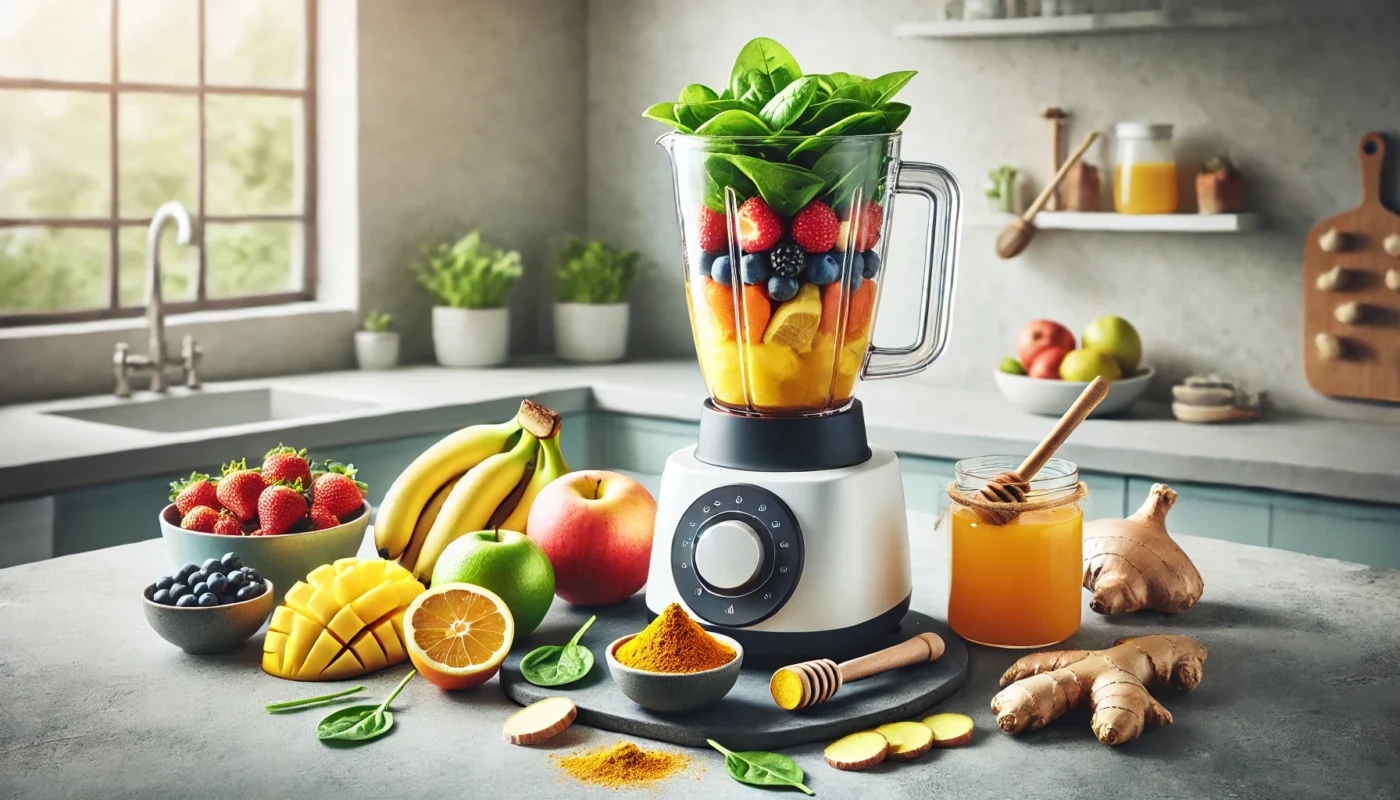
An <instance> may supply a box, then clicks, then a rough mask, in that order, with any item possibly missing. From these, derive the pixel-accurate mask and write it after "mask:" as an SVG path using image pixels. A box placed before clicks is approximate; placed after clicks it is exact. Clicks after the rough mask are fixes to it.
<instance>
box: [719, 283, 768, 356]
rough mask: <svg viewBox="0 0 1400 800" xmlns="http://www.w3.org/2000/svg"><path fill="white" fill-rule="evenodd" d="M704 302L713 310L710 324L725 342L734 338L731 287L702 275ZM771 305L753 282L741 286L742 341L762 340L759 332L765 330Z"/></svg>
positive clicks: (753, 341) (735, 335)
mask: <svg viewBox="0 0 1400 800" xmlns="http://www.w3.org/2000/svg"><path fill="white" fill-rule="evenodd" d="M704 281H705V304H706V305H707V306H709V308H710V311H711V312H712V313H713V315H714V317H713V319H714V324H715V325H717V326H718V327H719V330H720V333H721V335H722V338H724V339H725V340H726V341H728V340H733V339H735V338H737V328H736V326H735V324H734V290H733V289H731V288H729V287H728V286H725V285H724V284H722V283H716V282H715V281H713V280H710V279H709V278H705V279H704ZM772 311H773V308H772V306H771V305H770V303H769V300H768V292H766V291H764V290H763V287H762V286H758V285H756V284H750V285H746V286H745V287H744V341H745V342H747V343H748V344H758V343H759V342H762V341H763V332H764V331H765V330H767V329H768V317H769V316H770V315H771V314H772Z"/></svg>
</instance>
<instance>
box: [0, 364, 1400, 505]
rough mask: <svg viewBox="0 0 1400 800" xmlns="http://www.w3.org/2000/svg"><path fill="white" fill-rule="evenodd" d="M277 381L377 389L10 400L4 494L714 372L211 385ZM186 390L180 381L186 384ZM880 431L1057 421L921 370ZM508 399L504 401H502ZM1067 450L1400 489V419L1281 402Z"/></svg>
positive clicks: (1317, 491) (1108, 423)
mask: <svg viewBox="0 0 1400 800" xmlns="http://www.w3.org/2000/svg"><path fill="white" fill-rule="evenodd" d="M264 386H270V387H274V388H283V389H287V390H293V391H301V392H307V393H314V394H322V395H327V396H331V397H335V398H342V399H349V400H359V401H363V402H367V403H371V404H373V405H371V406H369V407H366V408H363V409H357V410H353V411H344V412H340V413H335V414H327V415H321V416H311V417H300V418H294V419H282V420H273V421H269V422H259V423H250V424H241V425H232V426H227V427H222V428H211V429H206V430H199V431H190V432H184V433H157V432H151V431H143V430H134V429H130V428H122V427H116V426H112V425H106V424H101V423H95V422H88V421H83V420H77V419H72V418H68V417H60V416H53V415H51V414H47V413H44V412H48V411H57V410H64V409H71V408H75V407H90V406H93V405H106V404H118V403H131V402H149V401H150V397H149V395H148V394H147V393H138V398H137V399H136V400H125V401H123V400H117V399H115V398H110V397H100V398H82V399H75V400H64V401H52V402H46V403H32V404H26V405H14V406H8V407H4V408H0V500H6V499H11V498H18V497H26V496H33V495H42V494H49V493H52V492H55V491H61V490H63V489H66V488H72V487H75V486H81V485H87V484H96V483H104V482H109V481H113V480H122V479H127V478H133V477H139V476H145V475H170V474H176V473H178V472H180V470H182V469H188V468H191V467H194V466H197V465H203V464H210V463H216V462H218V461H220V460H221V459H224V458H227V456H228V454H229V453H230V452H242V451H245V450H252V449H256V448H258V447H260V448H262V449H266V447H267V446H268V445H267V442H268V441H273V442H275V441H279V440H280V439H281V438H282V437H283V436H284V435H289V434H288V432H290V431H293V430H294V431H295V432H296V438H297V441H299V442H301V443H303V444H305V445H306V446H309V447H316V446H327V445H339V444H352V443H357V442H362V441H372V440H382V439H391V438H396V437H402V436H412V435H419V434H425V433H432V432H436V431H442V430H447V429H450V428H453V427H455V426H456V425H458V424H460V419H461V415H462V413H463V412H464V411H465V410H467V409H473V408H474V409H478V410H480V409H481V408H482V407H483V406H490V407H493V411H492V413H499V415H500V416H502V417H505V416H508V415H509V414H510V413H511V412H512V410H513V408H514V405H515V404H516V403H518V402H519V399H520V398H522V397H525V396H529V397H532V398H534V399H536V400H538V401H540V402H543V403H545V404H547V405H549V406H551V407H553V408H555V409H557V410H559V411H579V410H583V409H587V408H597V409H603V410H607V411H615V412H618V413H624V414H638V415H645V416H653V417H663V418H670V419H678V420H690V421H693V420H695V419H697V418H698V416H699V412H700V401H701V400H702V399H704V397H705V387H704V384H703V382H702V381H701V378H700V373H699V369H698V367H697V366H696V364H695V363H694V362H690V361H663V362H638V363H629V364H618V365H609V366H561V365H557V364H548V363H543V364H537V365H525V366H517V367H511V368H502V369H489V370H452V369H442V368H438V367H413V368H406V369H401V370H396V371H394V372H389V373H384V372H331V373H317V374H311V375H303V376H295V377H281V378H267V379H260V380H254V381H241V382H230V383H223V384H217V385H211V386H209V387H207V388H205V389H204V390H203V391H204V392H206V393H213V392H222V391H234V390H238V389H246V388H250V387H264ZM182 392H183V390H176V391H175V392H174V394H180V393H182ZM858 396H859V397H860V399H861V401H862V402H863V403H864V405H865V412H866V420H867V423H868V426H869V430H870V437H871V440H872V441H873V442H875V443H877V444H882V445H885V446H887V447H891V448H893V449H895V450H897V451H899V452H901V453H906V454H911V455H922V456H929V457H934V458H944V459H958V458H964V457H968V456H974V455H986V454H991V453H1024V452H1027V451H1028V450H1029V449H1030V448H1031V447H1032V446H1033V445H1034V443H1035V442H1037V441H1039V439H1040V437H1041V436H1043V435H1044V434H1045V432H1046V431H1047V430H1049V427H1050V425H1051V420H1049V419H1048V418H1045V417H1037V416H1034V415H1031V414H1028V413H1026V412H1024V411H1021V410H1019V409H1017V408H1015V407H1013V406H1011V405H1010V404H1009V403H1008V402H1007V401H1006V400H1004V399H1003V398H1002V397H1001V396H1000V395H998V394H995V393H990V394H989V393H986V392H978V391H969V390H960V389H947V388H940V387H934V386H930V385H928V384H924V383H920V382H918V381H917V380H908V379H906V380H897V381H867V382H865V383H863V384H862V385H861V387H860V389H859V391H858ZM496 406H498V407H499V412H496V411H495V410H494V407H496ZM1061 455H1063V456H1064V457H1065V458H1068V459H1070V460H1072V461H1075V462H1076V463H1078V464H1079V465H1080V467H1082V468H1084V469H1088V470H1098V471H1102V472H1113V473H1119V474H1127V475H1144V476H1151V477H1153V478H1158V479H1162V480H1168V481H1196V482H1200V483H1215V484H1223V485H1232V486H1244V487H1254V488H1260V489H1269V490H1278V491H1285V492H1296V493H1302V494H1313V495H1320V496H1326V497H1335V498H1341V499H1350V500H1363V501H1370V502H1380V503H1395V502H1397V499H1398V498H1400V426H1396V425H1386V424H1381V423H1364V422H1348V421H1340V420H1328V419H1319V418H1309V417H1289V416H1283V415H1279V416H1276V417H1274V418H1271V419H1268V420H1266V421H1264V422H1259V423H1254V424H1248V425H1233V426H1210V425H1188V424H1185V423H1180V422H1177V421H1175V420H1173V419H1171V418H1170V416H1168V415H1165V414H1164V413H1163V410H1162V409H1160V408H1155V407H1152V406H1148V405H1143V404H1139V406H1138V407H1137V408H1135V409H1134V410H1133V412H1132V413H1131V414H1130V415H1129V416H1126V417H1121V418H1118V419H1101V420H1090V421H1088V422H1086V423H1084V424H1083V426H1081V427H1080V428H1079V430H1078V431H1076V432H1075V434H1074V436H1073V438H1072V439H1071V440H1070V441H1069V442H1068V443H1067V444H1066V445H1065V446H1064V448H1062V450H1061Z"/></svg>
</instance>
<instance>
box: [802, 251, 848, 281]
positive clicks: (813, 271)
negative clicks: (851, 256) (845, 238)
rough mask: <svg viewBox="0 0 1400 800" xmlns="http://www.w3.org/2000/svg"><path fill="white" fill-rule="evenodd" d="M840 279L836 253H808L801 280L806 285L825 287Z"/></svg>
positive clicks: (839, 265)
mask: <svg viewBox="0 0 1400 800" xmlns="http://www.w3.org/2000/svg"><path fill="white" fill-rule="evenodd" d="M839 277H841V259H840V258H839V257H838V256H837V255H836V253H808V254H807V264H806V266H805V267H803V269H802V278H803V280H805V281H807V282H808V283H815V284H816V285H818V286H825V285H826V284H828V283H831V282H832V281H834V280H836V279H837V278H839Z"/></svg>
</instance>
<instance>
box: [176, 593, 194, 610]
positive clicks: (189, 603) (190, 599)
mask: <svg viewBox="0 0 1400 800" xmlns="http://www.w3.org/2000/svg"><path fill="white" fill-rule="evenodd" d="M175 605H176V606H178V607H179V608H194V607H195V606H197V605H199V601H198V600H196V599H195V598H194V595H192V594H186V595H181V596H180V599H179V600H176V601H175Z"/></svg>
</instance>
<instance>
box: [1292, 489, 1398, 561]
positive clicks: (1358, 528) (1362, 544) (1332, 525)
mask: <svg viewBox="0 0 1400 800" xmlns="http://www.w3.org/2000/svg"><path fill="white" fill-rule="evenodd" d="M1269 545H1270V546H1271V547H1277V548H1280V549H1283V550H1292V551H1294V552H1297V553H1308V554H1310V555H1315V556H1324V557H1326V558H1340V559H1342V560H1343V561H1355V562H1357V563H1359V564H1370V565H1371V566H1376V567H1397V568H1400V508H1396V507H1394V506H1380V505H1372V504H1370V503H1360V502H1344V501H1338V500H1326V499H1322V498H1316V497H1294V496H1290V495H1276V496H1275V497H1274V501H1273V525H1272V528H1271V530H1270V536H1269Z"/></svg>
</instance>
